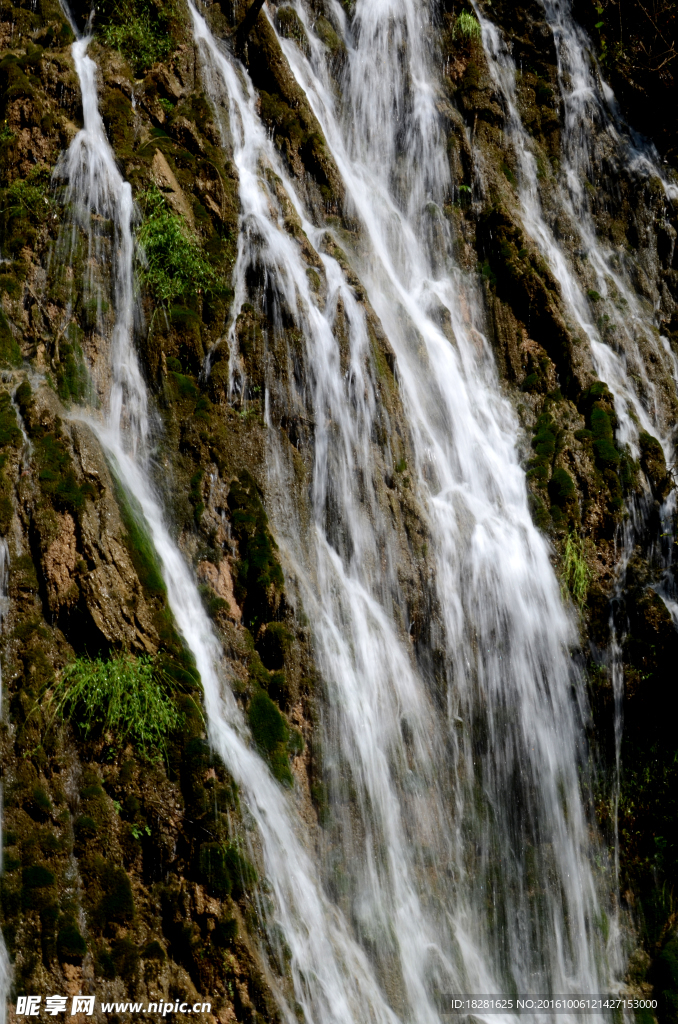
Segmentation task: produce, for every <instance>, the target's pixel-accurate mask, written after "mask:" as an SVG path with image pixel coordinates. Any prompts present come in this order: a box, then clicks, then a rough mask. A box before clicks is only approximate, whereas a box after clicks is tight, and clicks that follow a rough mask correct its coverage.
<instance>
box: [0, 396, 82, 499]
mask: <svg viewBox="0 0 678 1024" xmlns="http://www.w3.org/2000/svg"><path fill="white" fill-rule="evenodd" d="M15 399H16V403H17V405H18V406H19V409H20V411H21V414H22V416H23V418H24V420H25V422H26V428H27V430H28V433H29V435H30V438H31V440H32V441H33V444H34V459H35V462H36V465H37V469H38V483H39V484H40V490H41V491H42V493H43V495H44V496H45V497H46V498H47V499H48V500H49V502H50V503H51V504H52V505H53V506H54V508H57V509H61V510H63V511H67V512H71V513H73V514H74V515H76V516H77V515H78V514H79V513H80V512H82V510H83V508H84V507H85V500H86V499H87V498H88V497H91V496H92V495H93V494H94V488H93V487H92V485H91V484H90V483H87V482H86V483H84V484H80V483H79V482H78V479H77V477H76V475H75V469H74V468H73V463H72V461H71V456H70V452H69V450H68V445H67V441H66V438H65V437H64V435H63V433H62V431H61V421H60V420H59V419H58V418H57V420H56V423H55V426H54V429H53V430H46V429H45V427H44V426H43V425H42V423H40V422H38V421H37V419H35V417H34V416H33V392H32V390H31V386H30V384H29V383H28V381H24V382H23V384H20V385H19V387H18V388H17V390H16V395H15Z"/></svg>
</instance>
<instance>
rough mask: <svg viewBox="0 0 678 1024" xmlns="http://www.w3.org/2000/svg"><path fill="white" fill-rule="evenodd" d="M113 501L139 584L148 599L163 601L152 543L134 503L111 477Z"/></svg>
mask: <svg viewBox="0 0 678 1024" xmlns="http://www.w3.org/2000/svg"><path fill="white" fill-rule="evenodd" d="M113 486H114V489H115V498H116V501H117V504H118V509H119V510H120V516H121V518H122V521H123V525H124V527H125V531H126V534H127V537H126V540H127V550H128V552H129V555H130V558H131V559H132V565H133V566H134V568H135V570H136V574H137V576H138V577H139V582H140V583H141V585H142V587H143V588H144V590H145V591H146V593H147V594H148V595H149V596H150V597H156V598H161V599H163V600H164V597H165V594H166V587H165V581H164V580H163V578H162V573H161V571H160V563H159V561H158V556H157V555H156V553H155V549H154V547H153V543H152V541H151V538H150V536H149V534H148V530H147V529H146V524H145V521H144V517H143V513H142V511H141V508H140V506H139V504H138V503H137V501H136V500H135V499H134V498H132V497H131V496H130V495H128V494H127V492H126V491H125V489H124V487H123V486H122V484H121V483H120V481H119V480H118V479H117V477H116V476H115V474H114V475H113Z"/></svg>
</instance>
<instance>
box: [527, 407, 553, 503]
mask: <svg viewBox="0 0 678 1024" xmlns="http://www.w3.org/2000/svg"><path fill="white" fill-rule="evenodd" d="M556 430H557V428H556V424H555V421H554V419H553V417H552V416H551V414H550V412H543V413H542V414H541V416H540V417H539V419H538V420H537V423H536V426H535V428H534V437H533V438H532V447H533V449H534V458H532V459H530V461H529V462H528V464H527V475H528V477H532V478H534V479H535V480H536V481H537V483H539V484H540V485H541V486H543V485H544V484H546V483H547V481H548V479H549V475H550V471H551V463H552V461H553V457H554V455H555V451H556Z"/></svg>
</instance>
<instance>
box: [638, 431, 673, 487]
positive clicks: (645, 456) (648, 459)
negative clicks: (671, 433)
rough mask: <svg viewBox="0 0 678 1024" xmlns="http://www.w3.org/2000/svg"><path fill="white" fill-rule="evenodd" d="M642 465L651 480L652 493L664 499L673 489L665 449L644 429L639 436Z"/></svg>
mask: <svg viewBox="0 0 678 1024" xmlns="http://www.w3.org/2000/svg"><path fill="white" fill-rule="evenodd" d="M638 443H639V445H640V465H641V467H642V469H643V472H644V473H645V475H646V477H647V478H648V480H649V481H650V486H651V488H652V493H653V495H654V497H655V498H657V499H658V500H659V501H664V500H665V498H667V497H668V494H669V492H670V490H671V486H672V485H671V477H670V476H669V474H668V472H667V469H666V459H665V457H664V450H663V448H662V446H661V444H660V443H659V441H658V440H657V438H656V437H652V435H651V434H648V433H646V432H645V431H643V432H642V433H641V434H640V436H639V438H638Z"/></svg>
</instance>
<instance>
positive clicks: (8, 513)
mask: <svg viewBox="0 0 678 1024" xmlns="http://www.w3.org/2000/svg"><path fill="white" fill-rule="evenodd" d="M20 445H21V431H20V430H19V427H18V425H17V421H16V413H15V412H14V408H13V406H12V400H11V398H10V397H9V395H8V394H7V392H6V391H3V392H0V534H2V535H4V534H6V533H7V531H8V530H9V526H10V523H11V521H12V514H13V507H12V498H11V491H10V483H9V480H8V479H7V477H6V476H5V473H4V466H5V463H6V461H7V453H6V452H5V451H3V449H6V448H10V447H11V448H18V447H19V446H20Z"/></svg>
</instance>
